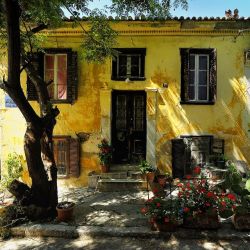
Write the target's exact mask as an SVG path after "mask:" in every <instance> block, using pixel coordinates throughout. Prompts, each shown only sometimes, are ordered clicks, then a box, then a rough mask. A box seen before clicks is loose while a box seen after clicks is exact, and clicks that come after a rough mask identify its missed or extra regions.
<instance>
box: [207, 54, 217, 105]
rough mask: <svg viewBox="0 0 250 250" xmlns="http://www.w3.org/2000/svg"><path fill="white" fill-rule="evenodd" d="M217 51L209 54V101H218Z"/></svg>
mask: <svg viewBox="0 0 250 250" xmlns="http://www.w3.org/2000/svg"><path fill="white" fill-rule="evenodd" d="M216 54H217V53H216V49H212V50H211V52H210V53H209V101H210V102H213V103H214V102H215V101H216V88H217V56H216Z"/></svg>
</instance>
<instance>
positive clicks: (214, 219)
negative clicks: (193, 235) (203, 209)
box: [183, 213, 220, 229]
mask: <svg viewBox="0 0 250 250" xmlns="http://www.w3.org/2000/svg"><path fill="white" fill-rule="evenodd" d="M183 227H186V228H198V229H218V228H219V227H220V221H219V216H218V214H217V213H214V214H210V213H200V214H196V215H195V216H184V217H183Z"/></svg>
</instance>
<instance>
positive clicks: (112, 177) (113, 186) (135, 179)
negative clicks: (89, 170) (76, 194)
mask: <svg viewBox="0 0 250 250" xmlns="http://www.w3.org/2000/svg"><path fill="white" fill-rule="evenodd" d="M91 178H92V183H91V181H89V187H92V188H96V190H98V191H101V192H115V191H117V192H118V191H138V190H146V188H147V183H146V181H145V180H143V179H142V177H141V173H140V170H139V167H138V165H131V164H123V165H112V166H111V167H110V171H109V172H108V173H101V174H96V175H92V176H89V180H90V179H91Z"/></svg>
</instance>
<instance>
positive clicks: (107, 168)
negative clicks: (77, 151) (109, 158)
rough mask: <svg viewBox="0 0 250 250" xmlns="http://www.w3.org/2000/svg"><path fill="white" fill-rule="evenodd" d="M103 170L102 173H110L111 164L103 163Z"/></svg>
mask: <svg viewBox="0 0 250 250" xmlns="http://www.w3.org/2000/svg"><path fill="white" fill-rule="evenodd" d="M101 171H102V173H108V172H109V166H108V165H101Z"/></svg>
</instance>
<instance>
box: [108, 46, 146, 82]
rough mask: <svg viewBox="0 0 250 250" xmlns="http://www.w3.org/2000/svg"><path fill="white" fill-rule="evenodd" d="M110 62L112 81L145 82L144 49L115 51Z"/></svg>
mask: <svg viewBox="0 0 250 250" xmlns="http://www.w3.org/2000/svg"><path fill="white" fill-rule="evenodd" d="M116 51H117V55H115V56H113V60H112V78H111V79H112V80H125V79H127V78H129V79H130V80H145V77H144V69H145V55H146V49H116Z"/></svg>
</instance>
